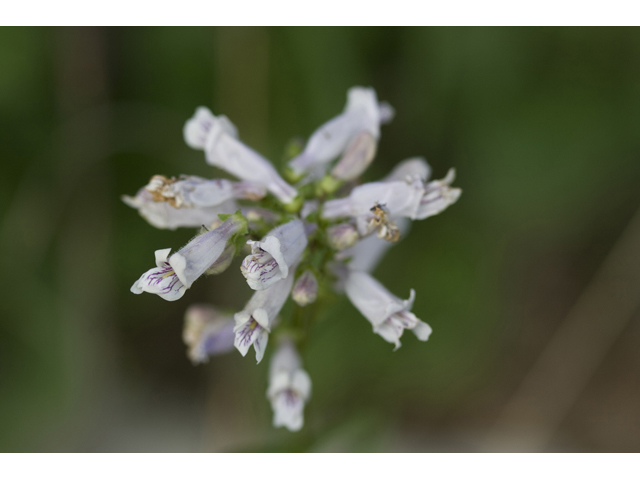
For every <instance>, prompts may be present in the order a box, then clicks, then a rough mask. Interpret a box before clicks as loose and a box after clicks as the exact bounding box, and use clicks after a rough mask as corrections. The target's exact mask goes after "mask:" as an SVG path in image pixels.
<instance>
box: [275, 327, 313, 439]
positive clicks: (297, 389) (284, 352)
mask: <svg viewBox="0 0 640 480" xmlns="http://www.w3.org/2000/svg"><path fill="white" fill-rule="evenodd" d="M310 396H311V378H309V375H308V374H307V372H306V371H304V370H303V369H302V365H301V362H300V356H299V355H298V352H297V351H296V349H295V347H294V346H293V343H291V341H289V340H287V339H285V340H282V341H281V342H280V345H278V349H277V350H276V353H275V354H274V355H273V357H272V359H271V365H270V369H269V389H268V390H267V398H268V399H269V401H270V402H271V407H272V408H273V426H274V427H286V428H287V429H289V430H291V431H292V432H297V431H298V430H300V429H301V428H302V426H303V424H304V416H303V410H304V406H305V404H306V403H307V402H308V401H309V398H310Z"/></svg>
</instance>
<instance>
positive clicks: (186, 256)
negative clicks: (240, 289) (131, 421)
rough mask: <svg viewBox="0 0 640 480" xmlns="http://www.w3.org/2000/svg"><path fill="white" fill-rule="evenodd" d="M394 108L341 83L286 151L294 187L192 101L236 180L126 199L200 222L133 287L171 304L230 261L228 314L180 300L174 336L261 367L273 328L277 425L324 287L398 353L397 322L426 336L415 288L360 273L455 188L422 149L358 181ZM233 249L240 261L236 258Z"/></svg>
mask: <svg viewBox="0 0 640 480" xmlns="http://www.w3.org/2000/svg"><path fill="white" fill-rule="evenodd" d="M393 115H394V111H393V109H392V108H391V107H390V106H389V105H388V104H386V103H380V102H378V99H377V95H376V92H375V91H374V90H373V89H372V88H363V87H353V88H351V89H350V90H349V91H348V92H347V104H346V106H345V109H344V111H343V112H342V113H341V114H339V115H337V116H336V117H334V118H333V119H331V120H329V121H328V122H327V123H325V124H324V125H322V126H321V127H320V128H318V129H317V130H316V131H315V132H314V133H313V134H312V135H311V137H310V138H309V141H308V142H307V144H306V145H305V146H304V148H301V151H300V153H299V155H297V156H295V153H293V154H291V155H290V157H294V158H292V159H291V160H290V161H289V162H288V166H287V167H286V168H287V174H289V175H290V177H291V178H294V179H296V180H297V181H299V183H297V184H296V187H297V188H296V187H293V186H292V185H289V184H288V183H287V182H285V181H284V180H283V179H282V177H281V176H280V174H279V173H278V171H277V170H276V168H275V167H274V166H273V165H272V164H271V163H270V162H269V161H268V160H267V159H265V158H264V157H262V156H261V155H260V154H258V153H257V152H255V151H254V150H252V149H251V148H249V147H248V146H246V145H244V144H243V143H242V142H240V140H238V131H237V129H236V127H235V126H234V125H233V124H232V123H231V122H230V121H229V119H228V118H227V117H225V116H223V115H219V116H214V115H213V114H212V113H211V112H210V111H209V110H208V109H207V108H204V107H199V108H198V109H197V110H196V112H195V114H194V116H193V117H192V118H190V119H189V120H187V122H186V123H185V126H184V130H183V134H184V139H185V141H186V143H187V145H189V146H190V147H192V148H194V149H197V150H202V151H204V160H205V162H206V163H208V164H209V165H212V166H216V167H219V168H221V169H223V170H225V171H227V172H228V173H230V174H232V175H234V176H235V177H237V178H238V179H239V180H240V181H237V182H235V181H231V180H223V179H207V178H202V177H196V176H187V175H183V176H180V177H177V178H169V177H165V176H162V175H155V176H153V177H152V178H151V180H150V181H149V182H148V184H147V185H146V186H144V187H143V188H142V189H140V190H139V191H138V193H137V194H136V196H135V197H127V196H124V197H123V200H124V201H125V202H126V203H127V204H128V205H130V206H131V207H133V208H136V209H137V210H138V211H139V213H140V215H142V216H143V217H144V218H145V219H146V220H147V221H148V222H149V223H150V224H151V225H153V226H155V227H157V228H164V229H175V228H179V227H191V228H198V229H199V233H198V235H197V236H196V237H194V238H193V239H192V240H191V241H190V242H189V243H187V245H185V246H184V247H183V248H181V249H180V250H178V251H177V252H175V253H173V254H171V249H169V248H166V249H161V250H157V251H156V254H155V256H156V268H152V269H150V270H149V271H147V272H146V273H144V274H143V275H142V276H141V277H140V278H139V279H138V280H137V281H136V282H135V283H134V284H133V286H132V287H131V291H132V292H133V293H137V294H139V293H142V292H144V291H146V292H149V293H155V294H157V295H159V296H160V297H161V298H163V299H165V300H170V301H173V300H178V299H179V298H181V297H182V296H183V295H184V294H185V292H186V290H187V289H189V288H190V287H191V285H192V284H193V282H194V281H196V280H197V279H198V278H199V277H201V276H202V275H205V274H220V273H222V272H224V271H226V270H228V269H235V268H239V270H240V272H241V273H242V275H243V276H244V278H245V280H246V281H247V284H248V286H249V287H250V288H251V289H252V290H254V292H253V295H252V296H251V298H250V299H249V301H248V302H247V303H246V305H245V307H244V308H243V309H242V310H240V311H238V310H236V312H237V313H235V315H233V316H231V315H226V314H223V313H221V312H220V310H218V309H216V308H215V307H213V306H210V305H206V304H196V305H193V306H191V307H190V308H189V309H188V310H187V313H186V315H185V324H184V331H183V339H184V341H185V343H186V344H187V346H188V353H187V355H188V357H189V358H190V359H191V361H192V362H193V363H196V364H199V363H203V362H206V361H207V360H208V359H209V358H210V357H213V356H216V355H220V354H222V353H226V352H229V351H232V350H233V349H234V348H235V349H236V350H238V351H239V352H240V354H241V355H242V356H243V357H244V356H246V355H247V353H248V352H249V350H250V349H251V347H252V346H253V348H254V350H255V354H256V361H257V362H258V363H260V362H261V361H262V359H263V358H264V356H265V354H266V352H267V344H268V343H269V337H274V338H273V339H272V341H274V340H275V344H276V346H277V348H276V349H275V352H274V353H273V355H272V358H271V367H270V373H269V388H268V390H267V398H268V399H269V401H270V402H271V406H272V408H273V412H274V418H273V424H274V426H275V427H280V426H284V427H286V428H287V429H289V430H291V431H297V430H300V429H301V428H302V427H303V424H304V417H303V410H304V406H305V404H306V402H307V401H308V400H309V397H310V394H311V379H310V377H309V375H308V374H307V372H306V371H305V370H303V369H302V362H301V358H300V353H299V351H302V350H301V348H302V347H303V346H304V345H305V344H306V342H307V341H313V339H311V338H310V335H309V332H310V330H309V325H310V324H311V323H312V322H313V320H314V316H315V315H316V312H322V307H323V306H324V305H325V303H326V302H327V301H330V300H331V299H332V298H333V296H334V294H336V293H337V294H342V293H346V296H347V297H348V298H349V300H350V301H351V303H352V304H353V305H354V306H355V307H356V309H357V310H358V311H359V312H360V313H361V314H362V315H363V316H364V317H365V318H366V319H367V320H368V321H369V322H370V324H371V326H372V328H373V331H374V333H376V334H378V335H380V336H381V337H382V338H383V339H384V340H386V341H387V342H389V343H391V344H393V345H394V346H395V349H398V348H399V347H400V345H401V344H400V339H401V337H402V335H403V333H404V331H405V330H411V331H412V332H413V334H415V336H416V337H417V338H418V340H420V341H426V340H428V338H429V336H430V334H431V327H430V326H429V325H428V324H427V323H425V322H423V321H422V320H420V319H419V318H418V317H417V316H416V315H415V314H414V313H413V312H412V311H411V310H412V308H413V301H414V298H415V292H414V290H413V289H412V290H411V293H410V295H409V299H407V300H402V299H400V298H398V297H396V296H395V295H394V294H393V293H391V292H390V291H389V290H387V289H386V288H385V287H384V286H383V285H382V284H381V283H380V282H378V281H377V280H376V279H375V278H373V277H372V276H371V273H372V272H373V270H374V269H375V267H376V266H377V264H378V263H379V262H380V260H381V259H382V257H383V256H384V254H385V253H386V252H387V250H388V249H389V248H390V247H391V246H392V245H394V243H395V242H397V241H399V240H401V239H402V238H403V237H404V236H406V234H407V232H408V230H409V228H410V225H411V221H412V220H424V219H426V218H428V217H430V216H433V215H436V214H438V213H441V212H442V211H443V210H445V209H446V208H447V207H449V206H450V205H452V204H453V203H455V202H456V201H457V200H458V198H459V197H460V194H461V190H460V189H459V188H454V187H452V186H451V184H452V182H453V180H454V177H455V172H454V170H453V169H451V170H449V173H447V175H446V176H445V177H444V178H443V179H441V180H431V167H430V166H429V164H428V163H427V162H426V161H425V160H424V159H423V158H421V157H414V158H409V159H407V160H405V161H403V162H400V163H399V164H398V165H397V166H396V167H395V168H394V169H393V170H392V171H391V172H390V173H389V174H388V175H387V176H386V177H384V178H382V179H380V180H379V181H375V182H370V183H365V184H359V183H358V182H359V177H360V175H361V174H362V173H363V172H364V171H365V170H366V169H367V167H368V166H369V165H370V164H371V163H372V162H373V161H374V160H375V156H376V151H377V146H378V142H379V141H380V125H381V124H384V123H387V122H389V121H390V120H391V119H392V117H393ZM292 145H294V144H292ZM292 148H295V147H292ZM267 193H270V194H271V195H270V196H267ZM234 212H235V213H234ZM249 248H250V253H248V252H247V251H248V249H249ZM247 253H248V254H247ZM239 256H244V259H243V260H242V261H241V262H238V263H239V265H238V264H236V265H237V266H236V267H233V265H234V260H235V259H236V258H238V257H239ZM289 298H291V300H292V304H291V305H290V308H289V307H286V308H285V304H286V303H287V302H288V300H289Z"/></svg>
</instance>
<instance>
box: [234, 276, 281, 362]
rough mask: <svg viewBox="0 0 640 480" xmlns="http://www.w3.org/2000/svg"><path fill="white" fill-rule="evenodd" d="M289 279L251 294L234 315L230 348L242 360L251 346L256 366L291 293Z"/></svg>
mask: <svg viewBox="0 0 640 480" xmlns="http://www.w3.org/2000/svg"><path fill="white" fill-rule="evenodd" d="M292 286H293V275H289V276H288V277H287V278H283V279H282V280H279V281H278V282H276V283H275V284H273V285H272V286H271V287H270V288H269V289H267V290H258V291H257V292H256V293H254V294H253V296H252V297H251V299H250V300H249V301H248V302H247V305H246V306H245V307H244V309H243V310H242V311H241V312H238V313H236V314H235V315H234V319H235V322H236V326H235V328H234V330H233V331H234V332H235V334H236V338H235V342H234V345H235V346H236V348H237V349H238V351H239V352H240V353H241V354H242V356H243V357H244V356H245V355H246V354H247V352H248V351H249V348H250V347H251V345H253V348H254V349H255V351H256V361H257V362H258V363H260V361H261V360H262V357H264V351H265V349H266V348H267V342H268V341H269V333H270V332H271V327H272V326H273V323H274V321H275V319H276V316H277V315H278V313H280V310H282V307H283V305H284V304H285V302H286V301H287V298H288V297H289V293H291V287H292Z"/></svg>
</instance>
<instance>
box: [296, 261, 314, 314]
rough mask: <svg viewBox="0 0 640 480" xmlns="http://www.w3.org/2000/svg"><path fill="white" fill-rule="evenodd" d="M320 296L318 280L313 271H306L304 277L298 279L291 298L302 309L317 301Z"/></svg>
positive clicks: (303, 273)
mask: <svg viewBox="0 0 640 480" xmlns="http://www.w3.org/2000/svg"><path fill="white" fill-rule="evenodd" d="M317 296H318V280H317V279H316V276H315V275H314V274H313V272H312V271H311V270H305V271H304V272H302V275H300V276H299V277H298V280H296V283H295V285H294V286H293V290H292V291H291V298H292V299H293V301H294V302H296V303H297V304H298V305H300V306H301V307H304V306H305V305H309V304H310V303H313V302H315V301H316V298H317Z"/></svg>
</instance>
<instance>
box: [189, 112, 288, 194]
mask: <svg viewBox="0 0 640 480" xmlns="http://www.w3.org/2000/svg"><path fill="white" fill-rule="evenodd" d="M184 138H185V141H186V143H187V145H189V146H190V147H192V148H194V149H197V150H204V152H205V158H206V161H207V163H208V164H209V165H213V166H216V167H219V168H221V169H223V170H225V171H227V172H229V173H231V174H232V175H235V176H236V177H238V178H240V179H242V180H247V181H251V182H255V183H259V184H261V185H264V187H265V188H266V189H267V190H269V191H270V192H271V193H272V194H273V195H275V196H276V197H277V198H278V199H279V200H280V201H281V202H282V203H290V202H291V201H292V200H293V199H294V198H295V197H296V195H297V194H298V192H297V190H296V189H295V188H293V187H292V186H291V185H289V184H288V183H287V182H285V181H284V180H283V179H282V177H280V175H278V172H277V171H276V169H275V168H274V167H273V165H272V164H271V162H269V161H268V160H267V159H266V158H264V157H263V156H261V155H260V154H259V153H258V152H256V151H254V150H252V149H251V148H249V147H247V146H246V145H245V144H244V143H242V142H241V141H240V140H238V139H237V130H236V129H235V127H234V126H233V124H232V123H231V122H230V121H229V120H228V119H227V118H226V117H224V116H219V117H216V116H214V115H213V114H212V113H211V111H210V110H209V109H208V108H205V107H198V109H196V113H195V114H194V116H193V117H191V118H190V119H189V120H187V122H186V123H185V126H184Z"/></svg>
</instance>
